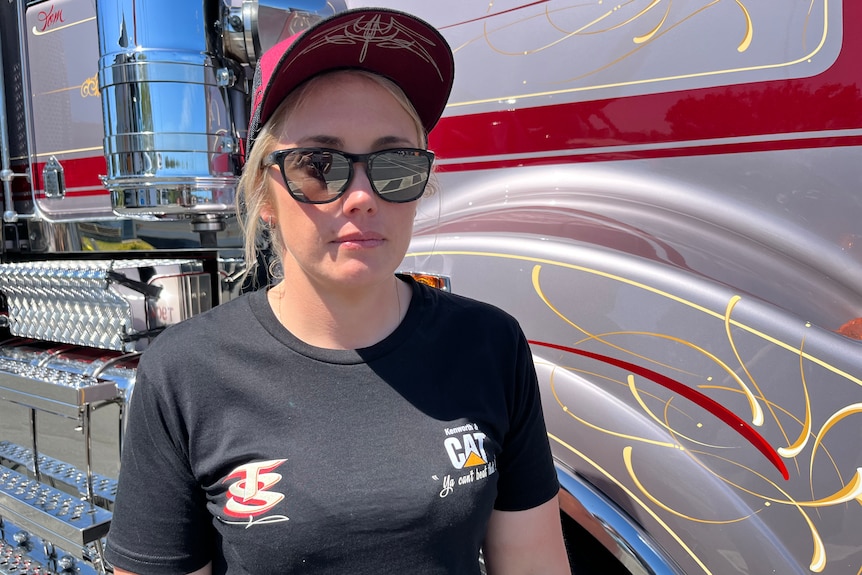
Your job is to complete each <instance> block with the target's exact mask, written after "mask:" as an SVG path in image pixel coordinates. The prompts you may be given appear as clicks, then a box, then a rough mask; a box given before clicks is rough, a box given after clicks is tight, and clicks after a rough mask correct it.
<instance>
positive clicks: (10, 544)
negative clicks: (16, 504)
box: [0, 522, 105, 575]
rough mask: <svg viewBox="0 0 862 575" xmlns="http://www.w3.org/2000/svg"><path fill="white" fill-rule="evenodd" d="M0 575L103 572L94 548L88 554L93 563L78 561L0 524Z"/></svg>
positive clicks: (10, 527)
mask: <svg viewBox="0 0 862 575" xmlns="http://www.w3.org/2000/svg"><path fill="white" fill-rule="evenodd" d="M0 527H2V528H0V535H4V534H5V537H6V538H5V540H4V539H3V537H0V575H100V574H104V572H105V570H104V569H101V568H100V567H97V565H99V566H100V565H102V563H101V561H100V560H98V557H99V556H98V554H97V552H96V549H95V547H94V546H93V545H92V544H91V546H90V547H91V548H90V549H88V550H87V552H88V553H89V554H90V557H91V559H92V560H95V562H94V561H90V560H88V561H81V560H80V559H77V558H75V557H73V556H72V555H70V554H69V553H67V552H66V551H64V550H63V549H60V548H58V547H55V546H54V545H52V544H50V543H48V542H45V541H42V540H41V539H39V538H38V537H36V536H34V535H31V534H30V533H29V532H27V531H23V530H21V529H18V528H17V527H16V526H15V525H13V524H11V523H9V522H7V523H5V524H3V523H2V522H0Z"/></svg>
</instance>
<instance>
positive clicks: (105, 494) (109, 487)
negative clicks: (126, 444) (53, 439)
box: [0, 441, 117, 506]
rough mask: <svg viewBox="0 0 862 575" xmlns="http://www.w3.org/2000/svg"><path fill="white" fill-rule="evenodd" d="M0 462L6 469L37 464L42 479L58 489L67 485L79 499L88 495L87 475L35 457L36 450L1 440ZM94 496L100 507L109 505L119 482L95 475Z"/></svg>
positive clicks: (58, 463) (53, 460)
mask: <svg viewBox="0 0 862 575" xmlns="http://www.w3.org/2000/svg"><path fill="white" fill-rule="evenodd" d="M0 462H2V463H3V464H4V465H6V466H7V467H17V466H21V467H23V468H24V469H34V467H35V465H36V464H37V463H38V465H39V469H40V470H41V473H42V476H43V480H48V481H50V482H51V485H53V486H55V487H59V486H64V490H67V491H72V492H73V493H77V494H78V495H80V496H84V495H86V493H87V473H86V471H82V470H80V469H78V468H77V467H75V466H73V465H70V464H68V463H66V462H65V461H60V460H59V459H56V458H53V457H48V456H47V455H39V456H37V457H35V458H34V457H33V450H32V449H29V448H27V447H24V446H21V445H16V444H14V443H11V442H9V441H0ZM91 479H92V482H93V494H94V495H95V496H96V497H97V498H98V500H97V502H98V503H99V504H100V505H103V506H104V505H110V504H112V503H113V502H114V499H115V498H116V496H117V480H116V479H115V478H112V477H107V476H104V475H100V474H92V476H91Z"/></svg>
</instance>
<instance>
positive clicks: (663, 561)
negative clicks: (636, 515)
mask: <svg viewBox="0 0 862 575" xmlns="http://www.w3.org/2000/svg"><path fill="white" fill-rule="evenodd" d="M556 468H557V477H558V479H559V481H560V487H561V488H562V489H563V490H564V491H566V492H567V493H568V494H570V495H571V496H572V497H574V498H575V500H577V502H578V503H580V504H581V505H582V506H583V507H584V509H585V510H586V511H587V512H588V513H589V514H590V516H592V517H593V518H595V520H596V522H597V523H598V524H600V525H601V526H602V528H603V529H604V530H605V532H607V534H608V535H609V536H610V537H612V538H613V539H614V541H616V542H617V543H618V544H619V546H620V547H619V548H620V550H621V551H622V552H623V553H624V554H625V555H626V557H617V558H618V559H620V561H621V562H622V563H623V564H624V565H625V567H626V568H628V569H629V571H631V572H632V574H633V575H685V573H683V571H682V570H681V569H680V568H679V567H678V566H677V565H676V563H675V562H674V561H673V560H672V559H671V558H670V556H669V555H668V554H667V553H665V552H664V551H663V550H662V549H661V548H660V547H659V546H658V544H656V543H655V542H653V541H652V540H651V538H650V536H649V535H648V534H647V533H646V532H644V530H643V529H642V528H641V527H639V526H638V525H637V524H636V523H635V522H634V521H633V520H632V519H631V517H629V516H628V515H626V514H625V512H623V511H622V510H621V509H620V508H619V507H618V506H617V505H616V504H615V503H614V502H613V501H611V500H609V499H608V498H607V497H606V496H605V495H603V494H602V493H601V492H599V491H598V490H597V489H596V488H595V487H593V486H592V485H590V484H589V483H587V482H586V481H585V480H584V479H582V478H580V477H578V476H577V475H576V474H575V473H574V472H573V471H571V470H569V469H567V468H564V467H562V466H561V465H560V464H559V463H557V466H556ZM627 559H628V560H627ZM632 569H634V571H632Z"/></svg>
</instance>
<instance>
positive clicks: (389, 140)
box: [374, 136, 415, 149]
mask: <svg viewBox="0 0 862 575" xmlns="http://www.w3.org/2000/svg"><path fill="white" fill-rule="evenodd" d="M396 144H397V145H399V146H407V147H410V148H412V147H414V146H415V144H414V143H413V141H412V140H409V139H407V138H402V137H401V136H383V137H382V138H378V139H377V140H375V142H374V147H375V148H378V149H380V148H387V147H390V146H392V145H396Z"/></svg>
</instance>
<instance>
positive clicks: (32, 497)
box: [0, 468, 111, 558]
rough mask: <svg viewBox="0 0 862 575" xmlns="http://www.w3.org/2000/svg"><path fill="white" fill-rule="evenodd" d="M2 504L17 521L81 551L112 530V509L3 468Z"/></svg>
mask: <svg viewBox="0 0 862 575" xmlns="http://www.w3.org/2000/svg"><path fill="white" fill-rule="evenodd" d="M0 508H2V509H3V512H4V515H5V516H6V517H9V519H10V520H12V521H14V522H15V524H16V525H18V526H19V527H22V528H23V529H26V530H27V531H29V532H32V533H34V534H36V535H38V536H39V537H43V538H46V539H48V540H51V541H56V542H57V543H58V544H60V545H62V546H63V547H66V548H68V549H69V550H70V551H71V552H75V550H79V551H78V553H80V555H78V556H79V557H80V558H84V557H85V555H84V554H83V553H81V552H80V550H81V549H83V548H84V547H85V546H86V545H87V544H88V543H91V542H94V541H97V540H99V539H100V538H101V537H104V536H105V535H107V533H108V527H109V526H110V524H111V513H110V512H109V511H107V510H105V509H102V508H100V507H97V506H96V505H94V504H92V503H90V502H88V501H85V500H84V499H81V498H80V497H74V496H71V495H69V494H67V493H64V492H62V491H60V490H58V489H55V488H53V487H50V486H48V485H45V484H44V483H39V482H37V481H35V480H33V479H30V478H28V477H27V476H26V475H24V474H21V473H17V472H15V471H11V470H4V469H2V468H0Z"/></svg>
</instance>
